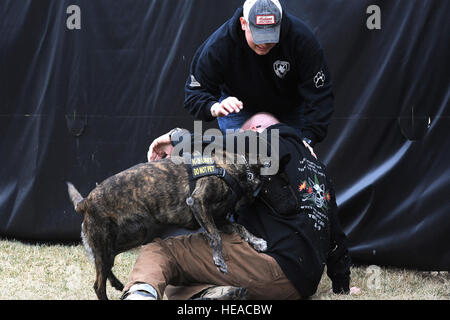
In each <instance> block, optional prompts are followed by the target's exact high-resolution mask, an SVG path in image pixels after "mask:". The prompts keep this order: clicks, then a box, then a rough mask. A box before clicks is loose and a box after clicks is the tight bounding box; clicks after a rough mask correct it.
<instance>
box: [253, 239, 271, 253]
mask: <svg viewBox="0 0 450 320" xmlns="http://www.w3.org/2000/svg"><path fill="white" fill-rule="evenodd" d="M251 245H252V247H253V249H255V250H256V251H258V252H264V251H266V250H267V241H266V240H264V239H260V238H256V239H254V240H253V241H252V242H251Z"/></svg>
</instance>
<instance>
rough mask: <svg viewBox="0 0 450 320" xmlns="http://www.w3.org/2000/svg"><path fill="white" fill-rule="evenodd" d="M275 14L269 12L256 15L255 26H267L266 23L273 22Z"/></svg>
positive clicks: (270, 23)
mask: <svg viewBox="0 0 450 320" xmlns="http://www.w3.org/2000/svg"><path fill="white" fill-rule="evenodd" d="M275 23H276V21H275V15H274V14H270V15H257V16H256V25H257V26H268V25H272V24H275Z"/></svg>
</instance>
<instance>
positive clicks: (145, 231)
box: [67, 155, 297, 300]
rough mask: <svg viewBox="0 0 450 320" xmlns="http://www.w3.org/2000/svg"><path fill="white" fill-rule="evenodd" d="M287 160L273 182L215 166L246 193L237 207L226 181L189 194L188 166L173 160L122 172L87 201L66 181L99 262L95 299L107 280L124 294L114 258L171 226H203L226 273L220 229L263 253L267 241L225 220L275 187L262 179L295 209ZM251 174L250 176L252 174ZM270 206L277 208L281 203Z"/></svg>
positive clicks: (206, 181)
mask: <svg viewBox="0 0 450 320" xmlns="http://www.w3.org/2000/svg"><path fill="white" fill-rule="evenodd" d="M222 159H224V158H222ZM216 160H217V159H216ZM289 160H290V155H289V156H286V157H284V158H282V159H281V160H280V170H279V171H278V174H277V175H275V176H270V177H269V178H264V177H262V176H261V175H260V169H261V168H262V166H263V165H262V164H256V165H248V164H247V165H240V164H226V163H220V162H218V161H217V164H218V165H220V167H222V168H224V169H225V170H226V171H227V172H228V173H229V174H230V175H231V176H232V177H233V178H234V179H235V181H236V182H238V184H239V186H240V188H241V190H242V192H243V195H242V197H241V198H240V199H239V200H238V201H237V202H236V203H235V206H234V208H233V207H232V202H233V201H232V197H233V192H232V190H231V188H230V186H229V185H228V184H227V183H225V181H224V180H223V179H221V178H220V177H217V176H207V177H202V178H200V179H198V180H197V181H196V185H195V190H194V192H193V193H192V194H190V188H189V174H188V170H187V168H186V165H184V164H175V163H174V161H171V160H170V159H162V160H158V161H154V162H149V163H142V164H138V165H136V166H134V167H132V168H129V169H127V170H125V171H122V172H120V173H118V174H116V175H114V176H112V177H110V178H108V179H106V180H105V181H103V182H102V183H101V184H99V185H97V187H96V188H95V189H93V190H92V191H91V192H90V194H89V195H88V196H87V197H86V198H83V197H82V196H81V195H80V193H79V192H78V191H77V190H76V189H75V187H74V186H73V185H72V184H71V183H70V182H68V183H67V184H68V192H69V196H70V198H71V200H72V202H73V204H74V206H75V210H76V211H77V212H79V213H83V214H84V221H83V224H82V231H81V236H82V240H83V244H84V246H85V248H86V251H87V253H88V255H89V256H90V257H91V259H92V260H93V261H94V263H95V268H96V281H95V284H94V290H95V292H96V294H97V297H98V298H99V299H102V300H106V299H108V297H107V295H106V280H107V279H109V281H110V282H111V284H112V286H113V287H114V288H116V289H117V290H123V284H122V283H121V282H120V281H119V280H118V279H117V278H116V277H115V275H114V274H113V272H112V270H111V269H112V267H113V264H114V258H115V256H116V255H118V254H119V253H121V252H124V251H127V250H129V249H132V248H135V247H137V246H139V245H142V244H146V243H148V242H151V241H152V240H153V239H155V238H156V237H159V236H161V235H162V234H163V232H164V230H165V229H167V228H168V227H169V226H171V227H173V226H176V227H180V228H186V229H192V230H196V229H198V228H199V227H200V226H201V227H202V228H203V229H204V231H205V235H206V237H207V238H208V240H209V242H210V245H211V247H212V249H213V261H214V263H215V264H216V266H218V267H219V269H220V270H221V271H222V272H225V273H226V272H227V268H226V264H225V261H224V259H223V256H222V240H221V237H220V234H219V231H218V229H217V227H216V226H219V228H220V229H221V230H222V231H224V232H233V231H234V232H238V233H239V234H240V235H241V236H242V237H243V239H245V240H246V241H247V242H248V243H250V244H251V245H252V246H253V247H254V248H255V249H256V250H258V251H265V250H266V248H267V244H266V242H265V241H264V240H263V239H259V238H257V237H255V236H253V235H252V234H250V233H249V232H248V231H247V230H246V229H245V228H244V227H243V226H241V225H238V224H236V223H231V222H230V221H229V220H228V219H227V215H228V213H229V212H231V211H234V212H237V211H239V209H240V208H241V207H242V206H245V205H247V204H250V203H251V202H252V201H253V200H254V192H255V190H257V189H258V188H259V187H261V184H264V185H265V184H270V183H271V182H269V183H263V181H264V179H270V180H272V182H274V183H276V184H279V185H280V186H281V185H282V186H284V188H277V190H279V192H281V193H286V192H288V193H289V194H288V197H285V199H289V201H291V202H292V204H293V205H296V203H297V200H296V198H295V193H294V191H293V189H292V188H291V187H290V185H289V179H288V177H287V175H286V174H285V173H284V166H285V165H286V164H287V162H289ZM249 170H250V171H251V172H252V173H253V174H252V175H249V174H248V173H249ZM288 185H289V188H288V189H289V190H288V191H287V190H286V186H288ZM263 194H264V197H265V198H266V201H268V202H271V200H270V197H271V196H274V197H279V195H276V193H274V192H261V196H262V195H263ZM189 197H192V199H191V200H193V202H192V201H191V203H190V204H189V203H188V202H189V201H186V199H187V198H189ZM294 201H295V204H294ZM272 205H273V206H275V207H276V206H277V203H273V204H272ZM282 205H284V206H285V205H286V203H283V204H282Z"/></svg>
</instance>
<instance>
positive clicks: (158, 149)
mask: <svg viewBox="0 0 450 320" xmlns="http://www.w3.org/2000/svg"><path fill="white" fill-rule="evenodd" d="M172 151H173V146H172V144H171V143H170V134H169V133H166V134H164V135H162V136H161V137H159V138H156V139H155V140H154V141H153V142H152V144H151V145H150V147H149V149H148V152H147V160H148V162H151V161H155V160H160V159H163V158H165V157H166V156H169V157H170V155H171V154H172Z"/></svg>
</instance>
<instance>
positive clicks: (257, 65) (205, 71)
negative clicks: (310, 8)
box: [184, 0, 334, 152]
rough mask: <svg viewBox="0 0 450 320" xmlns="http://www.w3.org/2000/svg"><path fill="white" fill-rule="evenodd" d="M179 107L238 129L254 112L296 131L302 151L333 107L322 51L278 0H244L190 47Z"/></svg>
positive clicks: (319, 136) (319, 133)
mask: <svg viewBox="0 0 450 320" xmlns="http://www.w3.org/2000/svg"><path fill="white" fill-rule="evenodd" d="M185 93H186V95H185V102H184V107H185V108H187V109H188V110H189V112H190V113H191V114H192V115H194V117H195V118H196V119H198V120H204V121H212V120H214V119H215V118H217V120H218V122H219V126H220V128H221V130H222V131H223V132H224V133H225V131H226V130H227V129H234V130H236V129H239V128H240V127H241V126H242V125H243V124H244V123H245V121H246V120H248V119H249V118H250V117H251V116H252V115H253V114H256V113H258V112H269V113H272V114H274V115H275V116H276V117H277V118H278V119H280V121H281V122H283V123H286V124H288V125H290V126H291V127H294V128H295V129H296V130H299V132H300V134H301V136H302V139H303V143H304V144H305V145H306V146H307V147H308V148H309V149H310V151H311V152H312V149H311V147H314V145H315V144H316V143H318V142H320V141H322V140H323V139H324V138H325V136H326V134H327V129H328V125H329V123H330V118H331V115H332V113H333V110H334V107H333V100H334V97H333V92H332V82H331V78H330V73H329V71H328V68H327V64H326V62H325V58H324V54H323V50H322V48H321V46H320V44H319V43H318V41H317V40H316V38H315V36H314V35H313V33H312V32H311V31H310V30H309V29H308V27H307V26H306V25H305V24H304V23H303V22H302V21H301V20H300V19H298V18H296V17H294V16H292V15H290V14H288V13H286V12H284V11H283V8H282V7H281V5H280V3H279V1H278V0H247V1H245V3H244V5H243V7H242V8H238V9H237V11H236V13H235V14H234V16H233V17H232V18H231V19H230V20H228V21H227V22H226V23H225V24H224V25H222V26H221V27H220V28H219V29H218V30H217V31H216V32H214V33H213V34H212V35H211V36H210V37H209V38H208V39H207V40H206V41H205V42H204V43H203V44H202V45H201V47H200V48H199V49H198V50H197V52H196V54H195V56H194V58H193V61H192V65H191V72H190V75H189V77H188V80H187V82H186V86H185Z"/></svg>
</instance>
